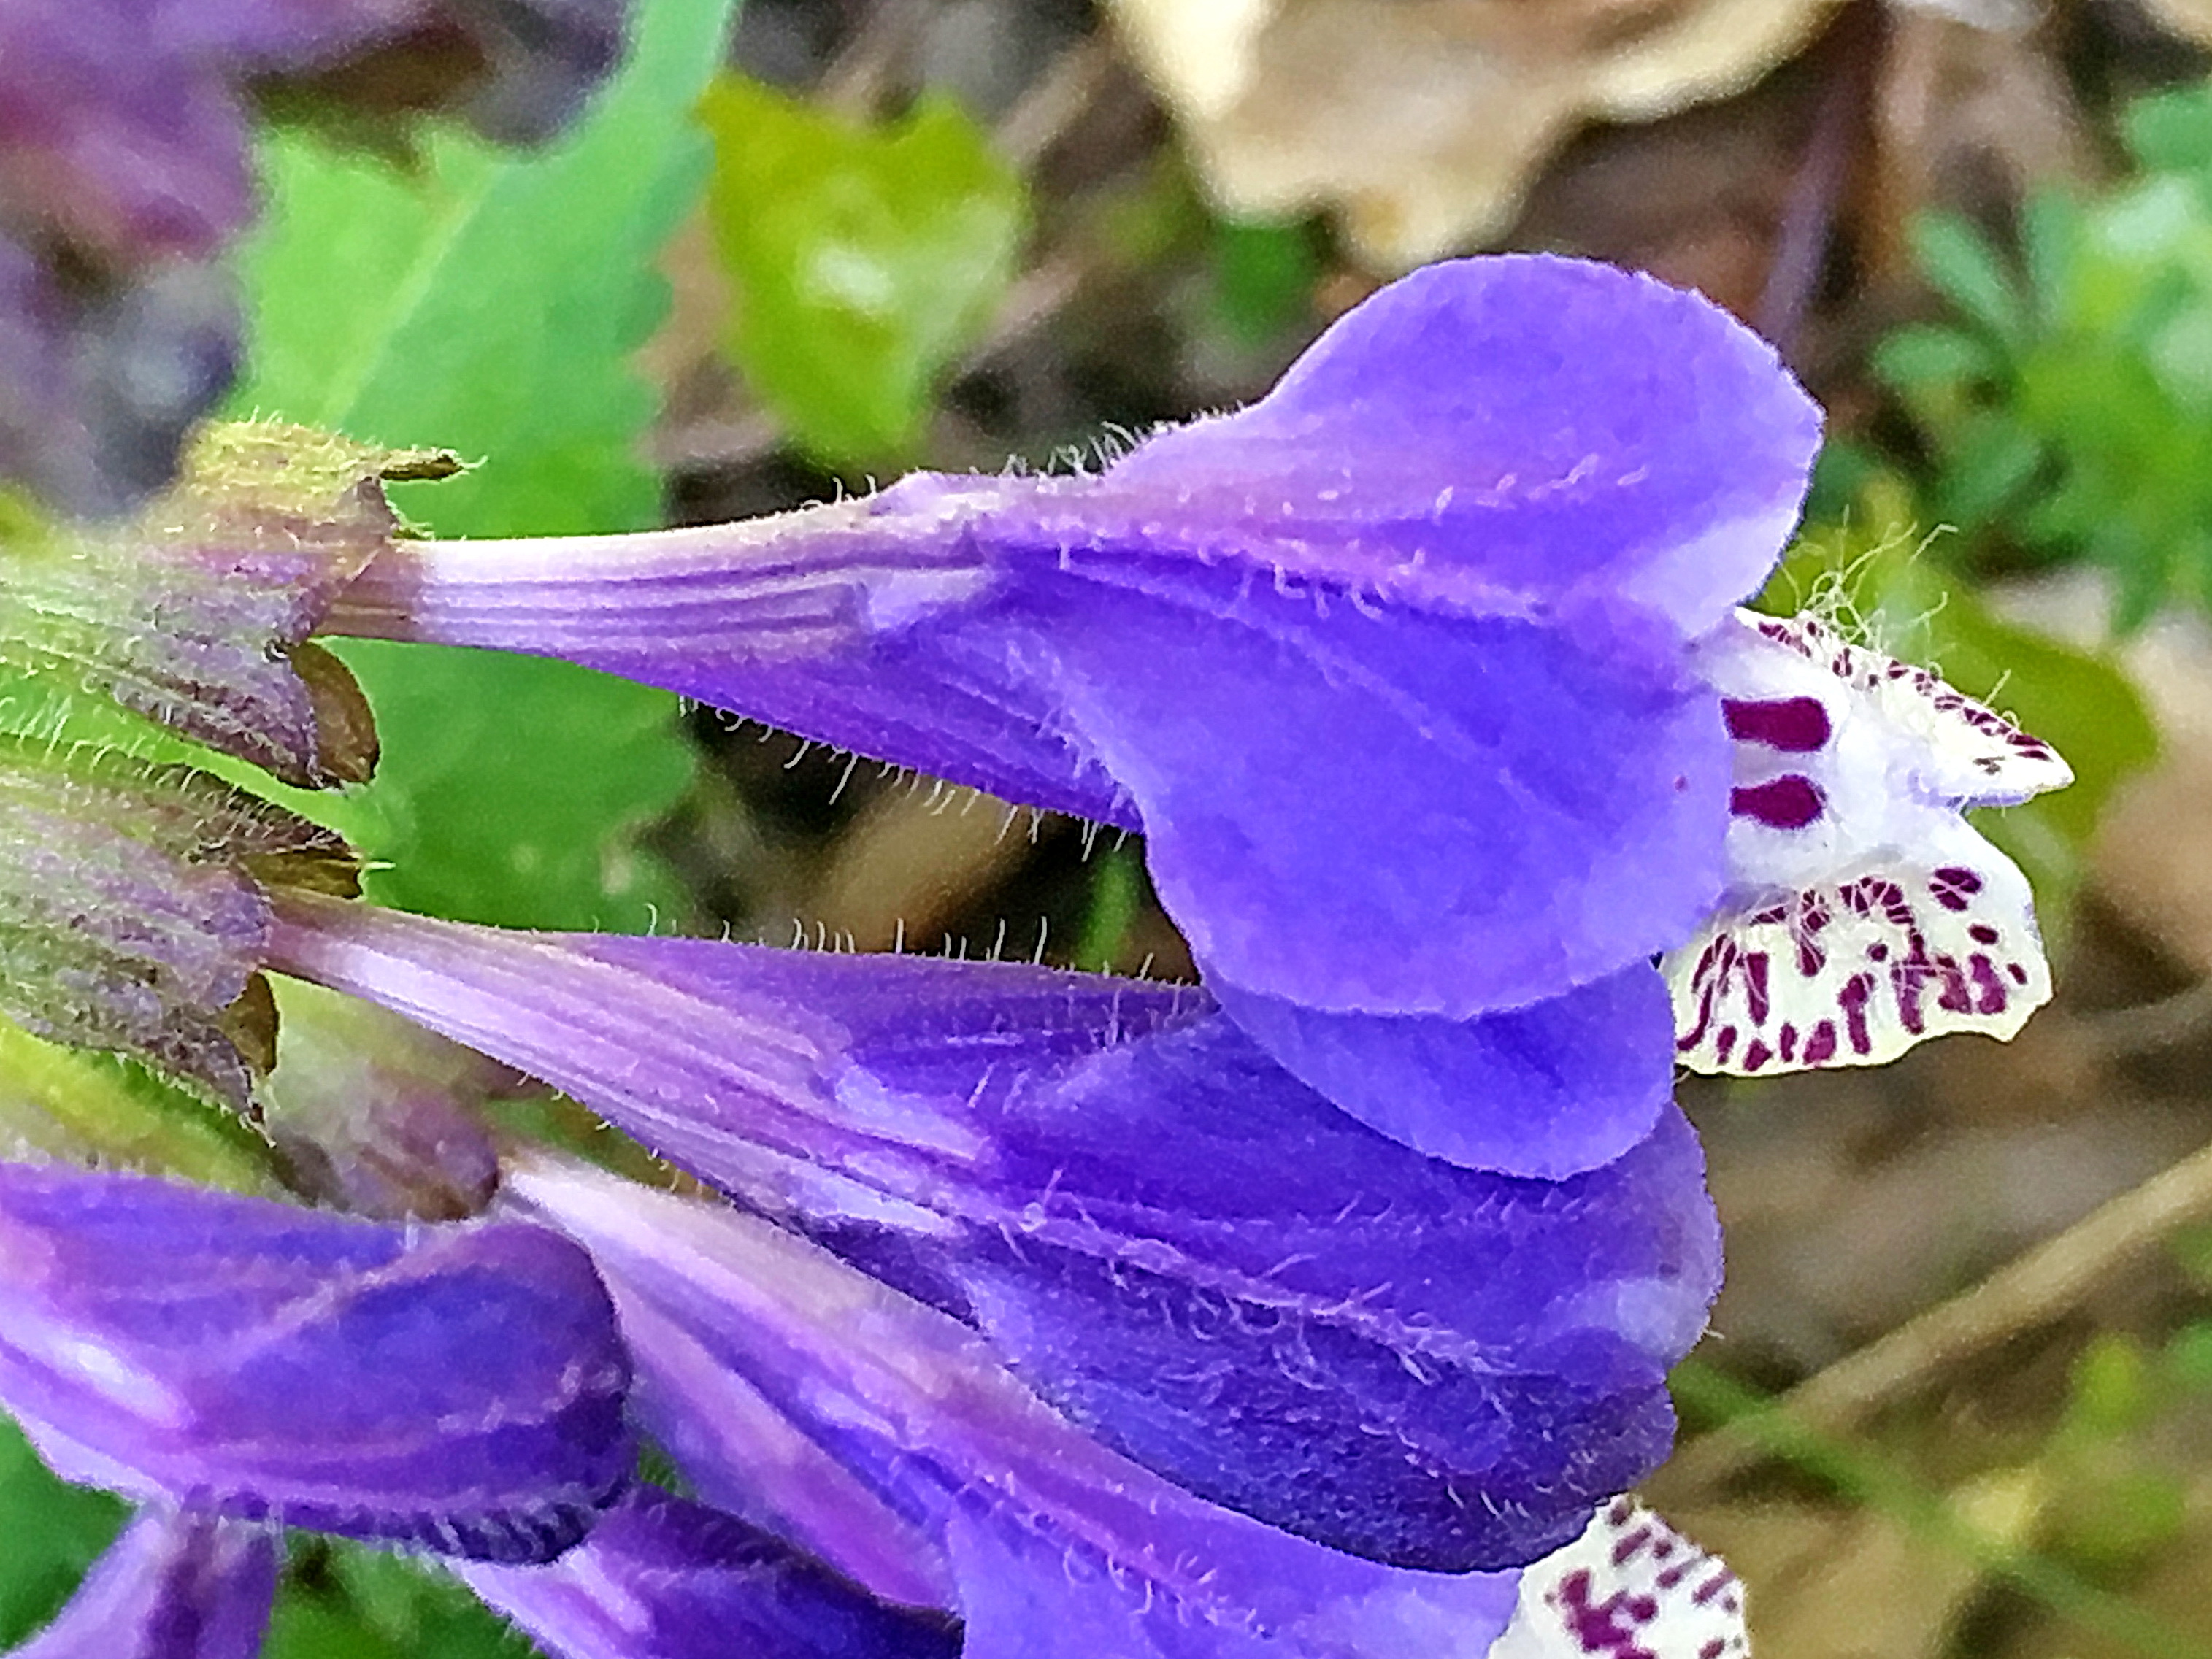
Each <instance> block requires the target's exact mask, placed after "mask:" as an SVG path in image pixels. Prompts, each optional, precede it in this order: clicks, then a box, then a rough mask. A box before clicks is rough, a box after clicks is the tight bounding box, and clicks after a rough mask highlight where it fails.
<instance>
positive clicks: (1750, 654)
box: [1661, 612, 2073, 1075]
mask: <svg viewBox="0 0 2212 1659" xmlns="http://www.w3.org/2000/svg"><path fill="white" fill-rule="evenodd" d="M1699 666H1700V668H1701V670H1702V671H1703V672H1704V673H1705V677H1706V678H1707V679H1708V680H1709V682H1710V683H1711V684H1712V685H1713V687H1714V689H1715V690H1717V691H1718V692H1719V693H1720V694H1721V699H1722V709H1723V714H1724V716H1725V718H1726V720H1727V722H1728V727H1729V734H1730V736H1731V737H1732V738H1735V788H1734V791H1733V793H1732V796H1731V809H1732V816H1731V817H1730V820H1729V831H1728V866H1729V887H1728V891H1727V894H1726V896H1725V897H1724V898H1723V903H1722V905H1721V907H1720V908H1719V909H1718V910H1717V912H1716V913H1715V914H1714V915H1713V916H1712V917H1711V918H1710V919H1709V920H1708V921H1707V922H1706V924H1705V927H1704V928H1702V929H1701V930H1700V931H1699V933H1698V934H1697V935H1696V937H1694V938H1692V939H1691V940H1690V941H1689V942H1688V943H1687V944H1686V945H1682V946H1681V947H1680V949H1678V950H1675V951H1672V952H1670V953H1668V956H1667V957H1664V958H1663V959H1662V963H1661V967H1662V970H1663V971H1664V972H1665V974H1666V975H1667V978H1668V984H1669V986H1670V987H1671V989H1672V991H1673V994H1674V1012H1675V1030H1676V1048H1677V1053H1678V1057H1679V1058H1680V1060H1681V1062H1682V1063H1683V1064H1684V1065H1686V1066H1689V1067H1690V1068H1691V1069H1692V1070H1693V1071H1700V1072H1713V1073H1735V1074H1739V1075H1753V1074H1759V1075H1766V1074H1771V1073H1778V1072H1788V1071H1799V1070H1804V1069H1808V1068H1810V1067H1815V1066H1867V1065H1879V1064H1881V1063H1883V1062H1885V1061H1887V1060H1894V1059H1896V1058H1897V1057H1898V1056H1899V1054H1903V1053H1904V1052H1905V1050H1906V1049H1908V1048H1911V1047H1912V1046H1913V1044H1915V1043H1917V1042H1921V1041H1922V1040H1923V1039H1924V1038H1927V1037H1930V1036H1942V1035H1943V1034H1945V1033H1948V1032H1953V1031H1979V1032H1982V1033H1984V1034H1985V1035H1988V1036H1995V1037H1998V1038H2001V1039H2002V1038H2008V1037H2010V1036H2012V1035H2013V1034H2014V1033H2015V1032H2016V1031H2018V1030H2019V1029H2020V1027H2021V1024H2022V1023H2023V1022H2024V1021H2025V1020H2026V1019H2027V1016H2028V1015H2029V1013H2030V1012H2033V1010H2034V1009H2036V1008H2038V1007H2039V1006H2041V1005H2042V1004H2043V1003H2045V1001H2047V1000H2049V999H2050V995H2051V971H2050V967H2049V964H2048V963H2046V962H2045V958H2044V954H2043V945H2042V941H2041V939H2040V937H2039V934H2038V933H2037V930H2036V922H2035V910H2034V900H2033V893H2032V892H2031V891H2030V890H2029V887H2028V883H2027V878H2026V877H2025V876H2024V875H2022V874H2021V872H2020V869H2019V867H2018V866H2016V865H2015V864H2014V863H2013V862H2012V860H2010V859H2008V858H2007V857H2006V856H2005V855H2004V854H2002V852H2000V851H1998V850H1997V848H1995V847H1993V846H1992V845H1990V842H1987V841H1986V840H1984V838H1983V837H1982V836H1981V835H1980V834H1979V833H1978V832H1977V831H1976V830H1975V829H1973V828H1972V826H1971V825H1970V824H1968V823H1967V822H1966V819H1965V817H1963V816H1962V813H1963V812H1964V811H1965V810H1966V808H1969V807H1974V806H1990V805H2014V804H2016V803H2018V802H2020V801H2023V800H2025V799H2027V798H2028V797H2029V796H2031V795H2034V794H2038V793H2041V792H2043V791H2044V790H2046V789H2054V788H2060V787H2063V786H2064V785H2066V784H2068V783H2069V782H2071V781H2073V774H2072V772H2071V771H2070V770H2069V768H2068V767H2067V765H2066V763H2065V762H2064V760H2063V759H2062V758H2060V757H2059V756H2058V755H2057V752H2056V751H2055V750H2052V749H2051V747H2050V746H2049V745H2048V744H2045V743H2043V742H2042V741H2041V740H2040V739H2039V738H2033V737H2031V736H2029V735H2028V734H2027V732H2022V731H2021V729H2020V728H2019V727H2018V726H2015V725H2014V724H2013V723H2012V722H2011V721H2009V720H2006V719H2005V718H2004V717H2003V716H2002V715H2000V714H1995V713H1993V712H1992V711H1991V710H1990V709H1988V708H1984V707H1983V706H1982V705H1981V704H1979V703H1978V702H1974V701H1973V700H1972V698H1969V697H1966V696H1963V695H1962V694H1960V692H1958V691H1956V690H1953V689H1952V688H1951V687H1950V686H1948V685H1947V684H1944V683H1943V682H1942V680H1941V679H1939V678H1936V676H1935V675H1933V674H1931V673H1929V672H1928V671H1926V670H1925V669H1920V668H1914V667H1912V666H1911V665H1907V664H1904V663H1899V662H1896V661H1893V660H1892V659H1889V658H1887V657H1885V656H1883V655H1882V654H1881V653H1879V652H1876V651H1873V650H1870V649H1869V648H1868V647H1864V646H1859V645H1853V644H1851V643H1850V642H1849V641H1846V640H1844V638H1843V636H1842V635H1839V634H1838V633H1837V632H1836V631H1835V630H1834V629H1832V628H1831V627H1830V626H1828V625H1827V624H1826V623H1823V622H1821V621H1820V620H1819V619H1818V618H1816V617H1809V616H1801V617H1792V618H1790V619H1789V620H1787V621H1783V620H1779V619H1777V618H1773V617H1754V616H1752V615H1750V614H1748V613H1746V612H1739V613H1738V615H1737V617H1736V618H1735V620H1734V621H1733V622H1731V623H1729V624H1726V625H1724V626H1723V628H1722V629H1719V630H1717V632H1716V633H1715V634H1714V635H1712V636H1711V637H1710V638H1709V639H1707V640H1706V641H1704V642H1702V644H1701V646H1700V647H1699Z"/></svg>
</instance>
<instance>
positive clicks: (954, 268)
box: [700, 75, 1029, 468]
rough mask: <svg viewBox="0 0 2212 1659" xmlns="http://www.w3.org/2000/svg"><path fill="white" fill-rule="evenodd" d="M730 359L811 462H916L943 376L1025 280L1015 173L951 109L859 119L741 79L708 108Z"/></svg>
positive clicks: (726, 85) (724, 83)
mask: <svg viewBox="0 0 2212 1659" xmlns="http://www.w3.org/2000/svg"><path fill="white" fill-rule="evenodd" d="M700 113H701V116H702V118H703V119H704V121H705V122H706V124H707V126H708V131H711V132H712V133H713V134H714V183H713V185H712V187H711V189H710V190H709V191H708V214H709V218H710V221H711V222H712V225H713V228H714V246H715V249H716V252H717V253H718V254H719V256H720V259H721V262H722V264H723V267H724V269H725V270H726V273H727V275H728V277H729V280H730V283H731V287H732V307H731V315H730V319H729V324H728V327H727V330H726V336H725V338H726V349H727V350H728V352H729V355H730V358H731V361H732V362H734V363H735V364H736V365H737V367H738V369H739V370H740V371H741V372H742V373H743V374H744V377H745V380H746V382H747V384H748V385H750V386H751V388H752V390H753V392H755V394H756V395H757V396H758V397H759V398H760V399H761V401H762V402H763V403H764V404H767V405H768V406H769V409H770V410H773V411H774V412H775V415H776V416H778V418H780V419H781V421H782V422H784V424H785V425H786V427H787V428H788V430H789V432H790V434H791V435H792V437H793V438H794V439H795V440H796V441H798V442H799V445H800V446H801V447H804V448H805V449H806V450H807V451H808V452H809V453H811V454H812V455H813V457H814V458H815V459H817V461H820V462H823V464H825V465H829V466H832V467H848V468H849V467H855V466H866V465H871V464H877V463H884V464H896V463H898V462H901V461H908V460H911V459H913V458H914V456H915V452H916V448H917V446H918V445H919V443H920V441H921V435H922V431H923V428H924V427H925V425H926V424H927V420H928V416H929V412H930V409H931V407H932V404H933V399H934V394H935V392H936V386H937V380H938V378H939V375H940V374H942V373H943V371H944V370H945V368H947V367H949V366H950V365H951V363H952V362H953V361H954V359H955V358H956V357H957V356H958V354H959V353H960V352H961V351H962V350H963V349H965V348H966V347H968V346H969V345H970V344H971V343H973V342H974V341H975V338H976V337H977V336H978V335H979V334H980V333H981V331H982V329H983V328H984V326H985V325H987V323H988V322H989V321H990V319H991V316H992V314H993V313H994V311H995V310H996V309H997V307H998V304H999V301H1000V298H1001V297H1002V295H1004V294H1005V292H1006V284H1007V283H1008V282H1009V281H1011V280H1012V276H1013V272H1014V260H1015V256H1016V254H1017V253H1018V252H1019V251H1020V247H1021V243H1022V238H1023V234H1024V230H1025V228H1026V226H1027V224H1028V220H1029V204H1028V195H1027V192H1026V191H1025V189H1024V185H1023V183H1022V180H1021V178H1020V176H1019V175H1018V173H1015V172H1014V170H1013V169H1012V167H1010V166H1009V165H1008V164H1007V163H1006V161H1002V160H1001V159H1000V157H999V156H998V155H996V154H994V152H993V150H992V149H991V147H990V142H989V139H988V137H987V135H986V134H985V133H984V132H983V131H981V129H980V128H978V127H977V126H976V125H975V122H973V121H972V120H970V119H969V118H968V116H967V115H966V114H964V113H963V112H962V111H961V109H960V107H959V106H957V104H955V103H953V102H951V100H948V99H945V98H943V97H939V96H937V95H935V94H929V95H925V96H924V97H923V98H922V99H921V101H920V102H918V103H917V104H916V105H915V106H914V108H913V109H912V110H911V111H910V112H908V114H907V115H906V117H905V118H903V119H902V120H900V121H898V122H896V123H895V124H893V125H889V126H885V127H881V128H866V127H860V126H856V125H851V124H849V123H848V122H846V121H844V120H842V119H841V118H838V117H837V116H836V115H835V114H832V113H829V112H824V111H823V110H821V109H818V108H817V107H815V106H812V105H811V104H808V103H805V102H803V101H801V100H798V99H795V98H792V97H789V96H787V95H786V94H782V93H780V92H777V91H775V90H773V89H772V88H768V87H764V86H762V85H760V84H758V83H757V82H751V81H747V80H744V79H743V78H742V77H740V76H735V75H725V76H721V77H720V79H719V80H717V81H716V82H715V83H714V86H713V88H711V89H710V90H709V91H708V94H707V96H706V98H705V100H704V101H703V102H702V104H701V106H700Z"/></svg>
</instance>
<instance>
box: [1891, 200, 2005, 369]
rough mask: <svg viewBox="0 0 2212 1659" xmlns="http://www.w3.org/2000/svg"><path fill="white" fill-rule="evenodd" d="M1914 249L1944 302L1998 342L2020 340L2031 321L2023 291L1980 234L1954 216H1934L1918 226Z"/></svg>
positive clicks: (1924, 218)
mask: <svg viewBox="0 0 2212 1659" xmlns="http://www.w3.org/2000/svg"><path fill="white" fill-rule="evenodd" d="M1912 249H1913V252H1914V253H1915V254H1916V255H1917V257H1918V258H1919V261H1920V268H1921V270H1923V271H1924V272H1925V273H1926V275H1927V277H1928V280H1929V282H1931V283H1934V284H1935V285H1936V289H1938V290H1939V291H1940V292H1941V293H1942V295H1943V296H1944V298H1946V299H1948V300H1949V301H1951V303H1952V304H1954V305H1955V306H1957V307H1959V309H1960V310H1961V311H1963V312H1965V313H1966V315H1967V316H1968V317H1970V318H1972V319H1973V320H1974V321H1976V322H1978V323H1979V324H1980V325H1982V326H1983V327H1984V328H1986V329H1988V330H1989V331H1990V332H1991V333H1992V334H1994V335H1996V337H1997V338H1998V339H2000V340H2002V341H2005V342H2007V343H2011V342H2013V341H2016V340H2018V339H2019V338H2020V337H2021V333H2022V332H2023V331H2024V329H2025V326H2026V322H2027V318H2026V312H2025V307H2023V306H2022V305H2021V296H2020V290H2019V289H2018V287H2017V286H2016V285H2015V283H2014V282H2013V279H2012V276H2011V275H2010V273H2009V272H2008V271H2007V270H2005V268H2004V264H2003V262H2002V260H2000V259H1999V258H1997V254H1996V249H1994V248H1992V247H1991V246H1990V244H1989V240H1988V239H1987V238H1985V237H1984V235H1983V234H1982V233H1981V232H1980V231H1978V230H1977V229H1975V228H1974V227H1973V226H1972V225H1971V224H1969V223H1968V222H1966V220H1964V219H1961V218H1959V217H1957V216H1954V215H1951V214H1942V213H1931V214H1929V215H1927V216H1924V217H1923V218H1922V219H1921V220H1920V221H1919V222H1917V224H1915V225H1914V226H1913V228H1912Z"/></svg>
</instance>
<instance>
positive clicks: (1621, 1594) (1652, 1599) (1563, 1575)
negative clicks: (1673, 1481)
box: [1488, 1498, 1751, 1659]
mask: <svg viewBox="0 0 2212 1659" xmlns="http://www.w3.org/2000/svg"><path fill="white" fill-rule="evenodd" d="M1743 1600H1744V1597H1743V1586H1742V1584H1741V1583H1739V1582H1738V1581H1737V1579H1736V1576H1735V1574H1734V1573H1732V1572H1730V1571H1729V1570H1728V1567H1727V1565H1726V1564H1725V1563H1723V1561H1722V1560H1721V1559H1720V1558H1719V1557H1718V1556H1715V1555H1708V1554H1707V1553H1705V1551H1703V1550H1701V1549H1699V1547H1697V1546H1696V1545H1694V1544H1692V1543H1691V1542H1690V1541H1688V1540H1687V1539H1686V1538H1684V1537H1683V1536H1682V1535H1681V1534H1680V1533H1678V1532H1676V1531H1674V1528H1671V1527H1669V1526H1668V1524H1667V1523H1666V1522H1663V1521H1662V1520H1661V1519H1659V1517H1658V1516H1656V1515H1654V1514H1652V1513H1651V1512H1650V1510H1646V1509H1644V1508H1642V1507H1641V1506H1639V1505H1638V1504H1637V1503H1636V1502H1635V1501H1634V1500H1633V1499H1632V1498H1615V1499H1614V1500H1613V1502H1612V1503H1611V1504H1607V1506H1606V1507H1605V1508H1604V1509H1602V1510H1599V1511H1598V1515H1597V1518H1596V1519H1595V1520H1594V1521H1592V1522H1590V1524H1589V1529H1588V1530H1587V1531H1585V1532H1584V1533H1583V1535H1582V1536H1581V1537H1580V1538H1577V1540H1576V1541H1574V1542H1573V1543H1571V1544H1570V1545H1568V1546H1567V1547H1565V1549H1561V1550H1555V1551H1553V1553H1551V1554H1549V1555H1547V1556H1546V1557H1545V1558H1544V1559H1542V1560H1541V1561H1539V1562H1537V1563H1536V1564H1535V1565H1533V1566H1531V1567H1529V1568H1528V1569H1527V1570H1526V1571H1524V1572H1523V1573H1522V1575H1521V1598H1520V1601H1519V1603H1518V1604H1517V1605H1516V1607H1515V1608H1514V1612H1513V1622H1512V1623H1511V1624H1510V1625H1509V1626H1507V1627H1506V1630H1505V1633H1504V1635H1503V1636H1501V1637H1499V1638H1498V1640H1497V1641H1496V1642H1495V1643H1494V1644H1492V1646H1491V1650H1490V1653H1489V1656H1488V1659H1750V1654H1751V1638H1750V1636H1749V1635H1748V1634H1747V1632H1746V1630H1745V1627H1744V1611H1743Z"/></svg>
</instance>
